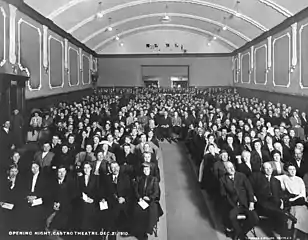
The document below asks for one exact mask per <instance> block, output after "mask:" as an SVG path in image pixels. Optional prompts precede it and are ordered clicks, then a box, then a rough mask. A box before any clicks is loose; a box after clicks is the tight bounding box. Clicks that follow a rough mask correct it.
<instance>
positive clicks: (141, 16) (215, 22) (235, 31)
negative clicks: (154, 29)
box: [81, 13, 251, 43]
mask: <svg viewBox="0 0 308 240" xmlns="http://www.w3.org/2000/svg"><path fill="white" fill-rule="evenodd" d="M164 15H165V13H153V14H146V15H140V16H135V17H132V18H127V19H124V20H122V21H118V22H116V23H113V24H111V27H113V28H115V27H117V26H119V25H122V24H125V23H127V22H131V21H135V20H140V19H143V18H151V17H162V16H164ZM168 15H169V16H171V17H182V18H191V19H194V20H200V21H203V22H208V23H212V24H215V25H217V26H219V27H223V26H224V24H222V23H220V22H217V21H214V20H211V19H208V18H203V17H199V16H195V15H190V14H182V13H168ZM105 30H106V29H105V28H102V29H100V30H98V31H96V32H94V33H93V34H91V35H90V36H87V37H86V38H85V39H83V40H82V41H81V42H82V43H86V42H88V41H90V40H91V39H92V38H94V37H96V36H98V35H99V34H101V33H104V32H105ZM227 30H229V31H230V32H232V33H233V34H235V35H237V36H238V37H240V38H242V39H244V40H245V41H251V39H250V38H249V37H247V36H246V35H244V34H242V33H241V32H239V31H237V30H235V29H233V28H230V27H227Z"/></svg>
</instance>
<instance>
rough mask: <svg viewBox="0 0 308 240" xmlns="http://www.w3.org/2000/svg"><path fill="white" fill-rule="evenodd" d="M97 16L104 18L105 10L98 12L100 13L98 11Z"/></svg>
mask: <svg viewBox="0 0 308 240" xmlns="http://www.w3.org/2000/svg"><path fill="white" fill-rule="evenodd" d="M96 17H97V18H103V17H104V14H103V12H98V13H96Z"/></svg>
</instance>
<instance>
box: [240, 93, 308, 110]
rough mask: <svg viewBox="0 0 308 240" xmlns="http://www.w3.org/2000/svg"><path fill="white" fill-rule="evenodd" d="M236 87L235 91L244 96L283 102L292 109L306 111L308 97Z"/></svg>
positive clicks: (307, 108)
mask: <svg viewBox="0 0 308 240" xmlns="http://www.w3.org/2000/svg"><path fill="white" fill-rule="evenodd" d="M236 89H237V92H238V93H239V94H240V95H241V96H242V97H245V98H246V97H247V98H252V97H257V98H258V99H259V100H262V101H263V100H265V101H270V102H272V103H278V102H279V103H285V104H287V105H289V106H291V107H292V108H293V109H299V110H300V111H304V112H306V113H307V112H308V97H304V96H296V95H289V94H285V93H277V92H269V91H264V90H255V89H248V88H241V87H236Z"/></svg>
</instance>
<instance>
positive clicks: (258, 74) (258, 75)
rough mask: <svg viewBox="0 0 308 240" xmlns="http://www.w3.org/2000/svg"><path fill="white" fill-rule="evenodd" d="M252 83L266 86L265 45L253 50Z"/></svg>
mask: <svg viewBox="0 0 308 240" xmlns="http://www.w3.org/2000/svg"><path fill="white" fill-rule="evenodd" d="M254 58H255V59H254V62H255V64H254V83H255V84H260V85H266V84H267V71H266V68H267V45H266V44H263V45H261V46H259V47H257V48H255V49H254Z"/></svg>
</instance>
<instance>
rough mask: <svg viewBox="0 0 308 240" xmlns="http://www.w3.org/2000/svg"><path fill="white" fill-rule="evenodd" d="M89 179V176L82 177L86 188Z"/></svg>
mask: <svg viewBox="0 0 308 240" xmlns="http://www.w3.org/2000/svg"><path fill="white" fill-rule="evenodd" d="M89 178H90V176H89V175H84V182H85V185H86V187H87V186H88V183H89Z"/></svg>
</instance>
